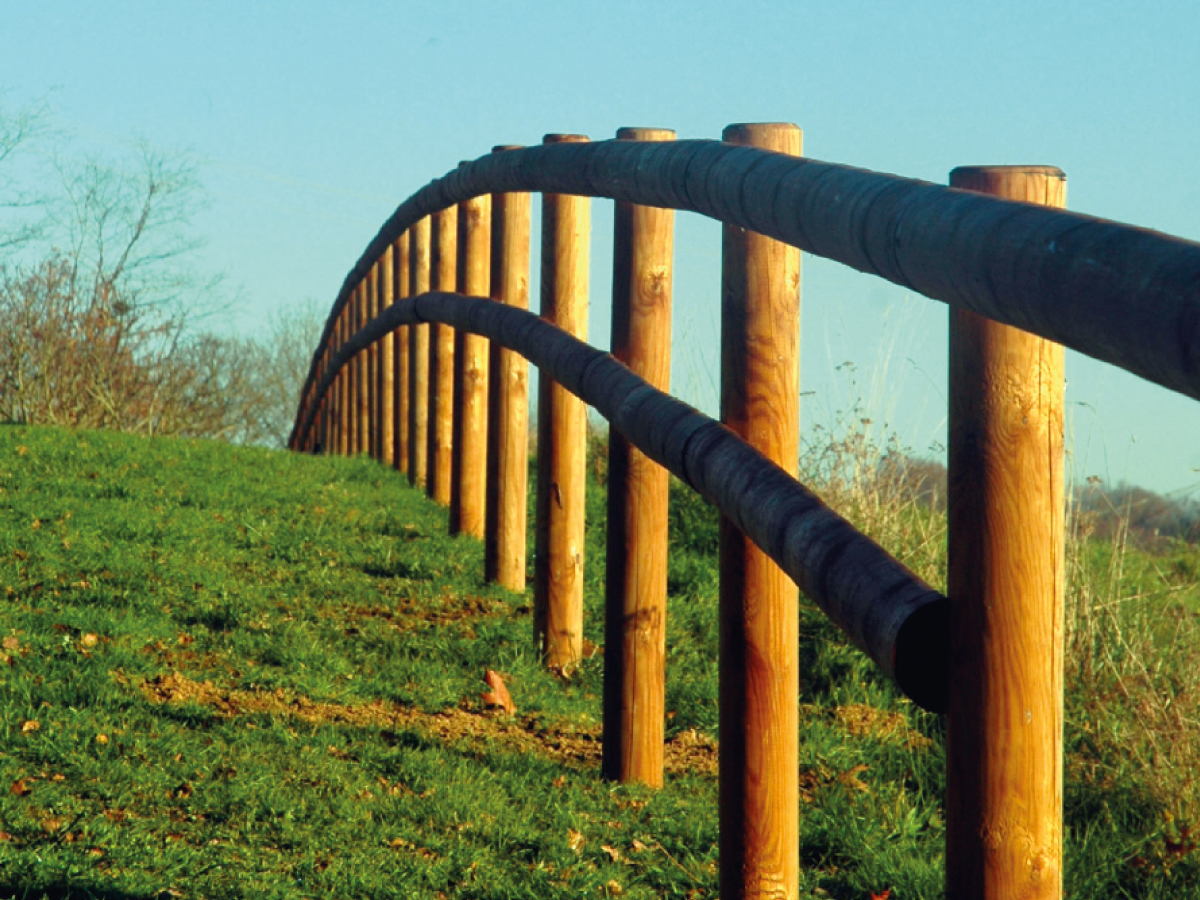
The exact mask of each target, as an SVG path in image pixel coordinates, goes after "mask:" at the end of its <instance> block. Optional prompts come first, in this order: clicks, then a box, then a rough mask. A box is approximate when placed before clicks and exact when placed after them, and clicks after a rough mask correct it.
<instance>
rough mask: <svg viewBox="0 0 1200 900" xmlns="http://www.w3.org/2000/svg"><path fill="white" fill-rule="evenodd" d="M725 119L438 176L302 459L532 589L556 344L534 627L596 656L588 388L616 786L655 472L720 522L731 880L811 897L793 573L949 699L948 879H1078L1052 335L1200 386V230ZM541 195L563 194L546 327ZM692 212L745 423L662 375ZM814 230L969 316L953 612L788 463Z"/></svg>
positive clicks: (358, 292) (332, 343) (831, 247)
mask: <svg viewBox="0 0 1200 900" xmlns="http://www.w3.org/2000/svg"><path fill="white" fill-rule="evenodd" d="M723 137H724V139H723V140H722V141H694V140H692V141H676V140H674V134H673V133H672V132H669V131H665V130H661V129H622V130H621V131H620V132H619V133H618V135H617V139H616V140H613V141H603V142H595V143H592V142H589V141H587V139H586V138H583V137H580V136H578V135H551V136H548V137H547V138H546V139H545V141H544V143H543V144H542V145H541V146H539V147H532V148H514V147H497V148H496V149H495V151H493V153H492V154H490V155H488V156H485V157H482V158H480V159H478V160H475V161H473V162H469V163H463V164H461V165H460V166H459V167H458V168H456V169H455V170H453V171H451V172H450V173H449V174H447V175H446V176H445V177H443V178H441V179H438V180H436V181H434V182H432V183H431V184H429V185H428V186H427V187H425V188H424V189H422V190H420V191H418V192H417V193H416V194H414V195H413V196H412V197H410V198H409V199H408V200H406V201H405V202H404V203H403V204H401V205H400V207H399V208H398V209H397V210H396V212H395V213H394V214H393V216H392V217H391V218H390V219H389V220H388V222H387V223H385V225H384V226H383V228H382V229H381V230H380V232H379V233H378V235H377V236H376V237H375V238H374V240H373V241H372V242H371V243H370V245H369V246H368V247H367V249H366V251H365V252H364V254H363V255H362V257H361V258H360V260H359V261H358V263H357V264H356V265H355V266H354V268H353V269H352V270H351V272H350V273H349V275H348V276H347V278H346V281H345V283H344V285H343V288H342V290H341V292H340V293H339V295H338V297H337V300H336V302H335V303H334V306H333V309H332V312H331V313H330V316H329V319H328V321H327V323H326V326H325V331H324V333H323V335H322V338H321V342H320V344H319V345H318V347H317V349H316V352H315V353H314V357H313V364H312V369H311V372H310V375H309V378H308V381H307V382H306V384H305V387H304V390H303V393H302V399H301V403H300V408H299V412H298V415H297V419H296V426H295V429H294V431H293V434H292V439H291V446H292V448H293V449H296V450H302V451H325V452H337V453H370V454H371V455H372V456H374V457H376V458H378V459H379V460H381V461H382V462H384V463H386V464H389V465H392V466H394V467H395V468H397V469H398V470H400V471H401V472H404V473H406V474H407V477H408V479H409V480H410V482H411V483H413V484H414V485H416V486H420V487H423V488H424V489H425V490H426V491H427V492H428V493H429V495H430V496H431V497H433V498H434V499H436V500H438V501H439V502H441V503H444V504H448V505H449V506H450V511H451V527H452V528H453V529H454V530H455V531H460V532H464V533H467V534H473V535H476V536H479V537H482V538H483V539H484V541H485V547H486V553H485V567H486V574H487V577H489V578H491V579H494V580H496V581H498V582H499V583H501V584H504V585H506V586H508V587H511V588H513V589H515V590H523V589H524V587H525V531H524V522H525V497H526V487H527V486H526V481H525V479H526V465H525V461H526V454H527V449H526V447H527V445H526V441H527V428H528V424H527V423H528V419H527V410H526V396H527V381H526V378H527V372H526V360H528V361H530V362H532V363H534V364H535V365H537V366H538V367H539V369H540V371H541V373H542V376H543V377H542V378H541V380H540V385H541V387H540V391H539V396H538V416H537V420H538V485H537V491H536V494H535V497H536V503H537V509H536V546H537V557H536V561H535V578H534V592H535V603H534V620H535V631H536V639H537V640H538V641H539V642H540V646H541V649H542V652H543V654H544V656H545V659H546V661H547V663H548V664H549V665H555V666H563V667H569V666H571V665H573V664H574V663H575V662H576V661H578V659H579V658H580V656H581V654H582V652H583V651H582V609H583V605H582V604H583V595H582V542H583V536H582V528H583V520H582V516H583V508H584V498H583V466H584V445H585V439H586V438H585V430H584V426H585V410H584V406H583V404H584V403H588V404H591V405H592V406H594V407H595V408H596V409H597V410H598V411H599V412H600V413H601V414H602V415H603V416H605V418H607V419H608V420H609V422H610V425H611V430H610V460H611V463H610V465H611V469H610V478H609V485H608V528H609V534H608V542H609V543H608V572H607V579H606V599H605V603H606V606H605V609H606V628H605V641H606V643H605V649H606V653H605V698H604V714H605V715H604V719H605V721H604V763H603V767H604V771H605V773H606V774H607V775H608V776H609V777H612V778H615V779H622V780H637V781H642V782H646V783H649V784H659V783H661V780H662V734H663V730H662V729H663V723H662V718H663V699H662V696H663V685H664V680H665V679H664V659H665V647H664V633H665V630H664V622H665V616H666V597H665V593H666V592H665V579H666V569H665V558H666V521H667V519H666V486H665V481H664V479H665V477H666V475H665V471H664V470H667V471H670V472H673V473H674V474H675V475H677V476H678V477H679V478H680V479H682V480H683V481H684V482H685V483H686V484H688V485H689V486H690V487H691V488H693V489H694V490H696V491H698V492H699V493H700V494H702V495H703V496H704V497H706V498H707V499H708V500H710V501H712V502H713V503H714V504H715V505H716V506H717V507H718V508H719V509H720V510H721V512H722V514H723V517H724V518H723V523H722V530H721V597H720V608H721V613H720V619H721V658H720V661H719V666H720V684H721V688H720V719H721V723H720V748H721V749H720V807H721V808H720V817H721V820H720V821H721V875H720V880H721V893H722V896H723V897H727V898H737V897H772V898H774V897H794V896H795V895H796V893H797V879H798V871H799V859H798V801H797V795H798V787H797V771H798V762H797V751H796V735H797V729H798V722H797V715H798V710H797V686H798V680H799V677H800V673H799V665H798V635H797V620H798V612H797V605H796V604H797V587H798V588H799V589H800V590H803V591H804V592H805V593H806V594H807V595H808V596H809V597H810V598H811V599H812V600H813V601H814V602H816V603H817V605H818V606H820V607H821V609H822V610H824V611H825V612H826V614H827V615H829V617H830V618H831V619H832V620H833V621H834V622H835V623H837V624H838V625H839V627H841V628H842V629H843V630H844V631H845V632H846V633H847V634H848V635H849V637H850V638H851V639H852V640H853V641H854V643H855V644H857V645H858V646H859V647H861V648H862V649H863V650H864V651H865V652H866V653H867V654H868V655H869V656H870V657H871V658H872V659H873V660H874V661H875V662H876V663H877V664H878V665H879V666H880V667H881V668H882V669H883V670H884V671H885V672H886V673H887V674H888V675H889V676H891V677H892V678H893V679H894V680H895V682H896V683H897V685H898V686H899V688H900V689H901V690H902V691H904V693H905V694H907V695H908V696H909V697H910V698H912V699H913V700H914V701H915V702H916V703H918V704H920V705H921V706H923V707H925V708H927V709H930V710H933V711H936V712H946V713H947V797H946V809H947V846H946V870H947V881H946V888H947V890H946V893H947V896H948V897H954V898H958V897H963V898H988V900H1008V898H1017V897H1021V898H1026V897H1037V898H1043V897H1058V896H1061V890H1062V885H1061V881H1062V879H1061V871H1062V866H1061V856H1062V837H1061V831H1062V824H1061V823H1062V817H1061V809H1062V689H1063V685H1062V629H1063V490H1064V488H1063V468H1062V452H1063V447H1062V434H1063V418H1062V416H1063V413H1062V385H1063V380H1062V346H1061V345H1064V344H1065V345H1066V346H1069V347H1073V348H1074V349H1077V350H1079V351H1081V352H1083V353H1086V354H1089V355H1091V356H1094V357H1096V358H1098V359H1101V360H1105V361H1107V362H1110V363H1113V364H1115V365H1118V366H1121V367H1122V368H1125V369H1127V370H1129V371H1131V372H1134V373H1135V374H1137V375H1139V376H1141V377H1143V378H1146V379H1149V380H1151V381H1154V382H1156V383H1158V384H1160V385H1163V386H1165V387H1168V388H1171V389H1172V390H1176V391H1179V392H1181V393H1184V394H1187V395H1189V396H1191V397H1195V398H1200V245H1197V244H1193V243H1189V242H1186V241H1182V240H1178V239H1175V238H1171V237H1167V236H1164V235H1161V234H1157V233H1155V232H1151V231H1146V230H1143V229H1137V228H1133V227H1131V226H1126V225H1121V224H1117V223H1112V222H1106V221H1102V220H1098V219H1094V218H1089V217H1086V216H1080V215H1076V214H1072V213H1068V212H1066V211H1064V210H1062V209H1060V208H1059V207H1061V206H1062V204H1063V199H1064V185H1065V179H1064V176H1063V174H1062V173H1061V172H1060V171H1059V170H1057V169H1053V168H1050V167H976V168H964V169H956V170H955V171H954V172H953V173H952V174H951V187H941V186H937V185H932V184H927V183H922V182H918V181H913V180H909V179H903V178H897V177H894V176H890V175H881V174H877V173H872V172H866V171H862V170H857V169H852V168H848V167H845V166H838V165H832V164H828V163H821V162H816V161H813V160H807V159H804V158H802V157H801V156H800V155H799V154H800V132H799V129H797V128H796V127H795V126H792V125H780V124H766V125H733V126H730V127H729V128H728V129H726V131H725V134H724V136H723ZM530 192H540V193H541V194H542V195H543V206H542V273H541V291H540V296H541V310H540V312H541V315H540V316H537V315H534V314H532V313H531V312H528V311H527V308H528V302H529V298H528V282H529V241H530V218H529V216H530V198H529V193H530ZM588 197H609V198H612V199H614V200H616V201H617V205H616V219H615V224H614V228H615V231H614V244H613V246H614V260H613V272H614V278H613V312H612V322H613V327H612V335H611V345H610V346H611V355H610V354H608V353H604V352H601V351H599V350H596V349H594V348H592V347H591V346H589V345H588V344H587V343H586V342H585V339H586V334H585V333H584V332H585V329H586V296H587V258H588V255H587V248H588V227H589V224H588V223H589V201H588V200H587V198H588ZM1014 201H1021V202H1014ZM673 209H681V210H688V211H693V212H699V213H701V214H703V215H706V216H709V217H712V218H714V219H717V220H719V221H721V222H723V223H725V228H724V236H723V270H722V291H721V294H722V309H721V322H722V349H721V369H722V374H721V417H722V422H723V424H722V423H717V422H715V421H713V420H712V419H710V418H708V417H707V416H704V415H702V414H701V413H699V412H697V411H696V410H694V409H692V408H691V407H689V406H687V405H686V404H684V403H682V402H680V401H678V400H675V399H674V398H672V397H671V396H670V395H669V394H667V393H666V388H667V380H668V378H667V373H668V371H669V359H670V305H671V249H672V227H673V226H672V222H673V219H672V215H673V214H672V213H671V212H670V210H673ZM799 250H806V251H809V252H813V253H817V254H820V255H822V256H826V257H828V258H831V259H835V260H838V261H840V262H843V263H845V264H847V265H850V266H852V267H854V268H856V269H859V270H861V271H865V272H871V273H873V274H876V275H879V276H881V277H883V278H887V279H888V280H890V281H893V282H896V283H898V284H902V285H904V286H906V287H908V288H910V289H911V290H913V291H916V292H919V293H922V294H925V295H926V296H929V297H932V298H934V299H938V300H942V301H945V302H947V303H948V304H950V305H951V306H952V307H953V310H952V318H951V328H950V335H949V340H950V359H951V363H950V377H951V384H950V409H949V481H950V495H949V529H950V535H949V571H948V579H947V583H948V585H949V594H950V597H951V599H952V601H953V602H951V600H948V599H947V598H946V597H944V596H942V595H941V594H939V593H938V592H937V591H935V590H933V589H932V588H930V587H929V586H928V585H926V584H924V583H923V582H922V581H921V580H920V579H919V578H917V577H916V576H915V575H913V574H912V573H911V572H909V571H908V570H907V569H905V568H904V566H902V565H901V564H900V563H898V562H897V561H896V560H895V559H893V558H892V557H891V556H889V555H888V554H887V552H886V551H884V550H883V549H882V548H880V547H879V546H877V545H876V544H875V543H874V542H872V541H871V540H870V539H868V538H867V537H865V536H863V535H862V534H860V533H858V532H857V531H855V529H854V528H853V527H852V526H850V525H849V524H848V523H847V522H846V521H845V520H844V519H842V518H841V517H840V516H838V515H837V513H836V512H834V511H833V510H830V509H829V508H828V507H826V506H825V505H824V504H823V503H822V502H821V501H820V499H819V498H817V497H816V496H815V495H813V494H812V493H811V492H810V491H809V490H807V489H806V488H805V487H804V486H803V485H801V484H800V483H798V482H797V481H796V478H795V475H796V463H797V431H796V430H797V427H798V415H797V397H798V390H799V382H798V367H797V361H796V360H797V357H796V352H797V346H798V340H799V322H800V316H799Z"/></svg>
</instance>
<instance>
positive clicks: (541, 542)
mask: <svg viewBox="0 0 1200 900" xmlns="http://www.w3.org/2000/svg"><path fill="white" fill-rule="evenodd" d="M586 140H587V138H586V137H583V136H582V135H573V134H549V135H546V137H545V138H544V141H543V142H544V143H547V144H555V143H577V142H583V141H586ZM590 212H591V203H590V201H589V200H588V199H587V198H586V197H577V196H572V195H566V194H543V195H542V289H541V294H542V307H541V315H542V318H544V319H547V320H548V321H550V322H553V323H554V324H555V325H557V326H558V327H559V328H561V329H563V330H564V331H567V332H569V333H570V334H573V335H575V336H576V337H578V338H586V337H587V272H588V269H587V266H588V236H589V225H590V222H589V216H590ZM537 453H538V485H537V497H536V503H537V507H536V523H535V529H536V537H535V540H536V548H537V562H536V566H535V569H534V602H533V620H534V622H533V627H534V633H535V635H536V637H537V639H538V640H539V641H540V643H541V646H542V653H543V655H544V657H545V660H546V664H547V665H549V666H555V667H562V668H569V667H571V666H573V665H575V664H576V663H577V662H578V661H579V660H580V659H581V658H582V657H583V539H584V533H583V528H584V500H585V495H584V491H585V483H586V472H587V470H586V466H587V407H586V406H584V404H583V401H581V400H579V399H578V398H576V397H573V396H572V395H571V394H570V393H569V392H567V390H566V389H564V388H563V387H561V386H559V385H557V384H554V383H553V382H552V381H551V380H550V379H549V378H548V377H545V376H543V377H541V378H539V379H538V447H537Z"/></svg>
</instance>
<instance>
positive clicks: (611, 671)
mask: <svg viewBox="0 0 1200 900" xmlns="http://www.w3.org/2000/svg"><path fill="white" fill-rule="evenodd" d="M617 138H618V140H627V141H671V140H674V139H675V132H673V131H670V130H667V129H663V128H622V129H620V130H619V131H618V132H617ZM615 216H616V221H615V225H614V229H613V308H612V343H611V345H610V346H611V352H612V355H613V356H615V357H616V358H617V359H618V360H620V361H621V362H623V363H624V364H625V365H626V366H628V367H629V368H630V369H631V370H632V371H633V372H635V373H637V374H638V375H641V376H642V377H643V378H645V379H646V380H647V381H648V382H650V384H652V385H653V386H654V387H656V388H659V389H660V390H663V391H666V390H668V388H669V387H670V381H671V261H672V255H673V252H674V238H675V214H674V212H673V211H672V210H669V209H658V208H655V207H650V206H635V205H634V204H632V203H624V202H618V203H617V204H616V209H615ZM669 486H670V485H669V480H668V473H667V470H666V469H664V468H662V466H660V465H658V464H657V463H655V462H653V461H651V460H650V459H649V458H648V457H646V455H645V454H643V453H642V452H641V451H639V450H637V449H636V448H634V447H633V446H631V445H630V443H629V442H628V441H627V440H625V438H623V437H621V435H620V434H618V433H617V432H616V431H613V430H611V429H610V430H609V432H608V535H607V538H608V550H607V558H606V573H605V619H604V635H605V639H604V774H605V776H606V777H608V778H612V779H616V780H619V781H638V782H642V783H644V784H649V785H653V786H655V787H661V786H662V783H663V737H664V735H663V727H664V716H665V713H666V709H665V703H666V701H665V690H666V662H667V645H666V634H667V632H666V624H667V492H668V488H669Z"/></svg>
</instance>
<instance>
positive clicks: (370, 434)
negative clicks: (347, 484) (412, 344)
mask: <svg viewBox="0 0 1200 900" xmlns="http://www.w3.org/2000/svg"><path fill="white" fill-rule="evenodd" d="M378 276H379V261H378V260H376V261H375V262H374V263H372V265H371V268H369V269H368V270H367V277H366V278H364V279H363V317H362V327H363V328H365V327H366V326H367V325H368V324H369V323H370V322H371V320H372V319H374V318H375V314H376V311H377V310H376V308H375V302H376V300H377V299H378V291H376V286H377V285H378V282H379V277H378ZM363 354H364V356H365V358H366V369H365V370H364V379H363V386H364V387H365V388H366V390H365V392H364V393H365V394H366V397H365V399H366V402H367V417H366V420H365V428H366V431H365V434H364V438H363V452H365V453H366V454H367V455H368V456H370V457H371V458H372V459H379V391H378V390H377V386H378V373H379V341H372V342H371V343H370V344H369V345H368V346H367V349H366V350H365V351H363Z"/></svg>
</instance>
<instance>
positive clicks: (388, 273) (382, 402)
mask: <svg viewBox="0 0 1200 900" xmlns="http://www.w3.org/2000/svg"><path fill="white" fill-rule="evenodd" d="M392 256H393V254H392V248H391V246H390V245H389V246H388V248H387V249H386V250H384V251H383V255H382V256H380V257H379V259H377V260H376V261H375V265H374V266H372V267H371V271H372V273H373V276H372V279H371V287H372V289H373V290H372V292H371V293H372V294H373V295H374V300H372V301H371V306H372V308H373V310H374V313H373V317H378V316H379V314H380V313H382V312H383V311H384V310H385V309H387V307H389V306H391V305H392V303H393V301H394V299H395V298H394V296H393V294H392ZM374 347H375V381H374V385H373V387H374V402H373V403H372V409H373V410H374V420H375V432H374V435H375V458H376V459H377V460H379V461H380V462H381V463H384V464H385V465H387V466H389V467H390V466H391V465H392V464H393V463H394V461H395V453H396V430H395V420H394V419H393V418H392V404H393V399H392V398H393V396H394V393H395V389H396V383H395V377H396V373H395V370H394V368H393V367H394V365H395V356H396V349H395V345H394V344H393V343H392V333H391V332H389V333H387V334H385V335H384V336H383V337H382V338H380V339H379V340H378V341H376V342H375V344H374Z"/></svg>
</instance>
